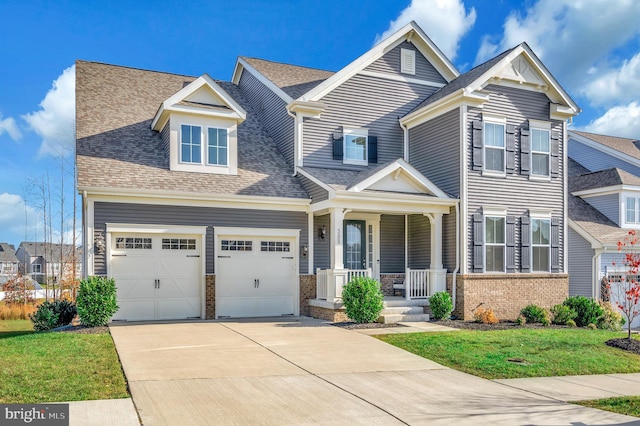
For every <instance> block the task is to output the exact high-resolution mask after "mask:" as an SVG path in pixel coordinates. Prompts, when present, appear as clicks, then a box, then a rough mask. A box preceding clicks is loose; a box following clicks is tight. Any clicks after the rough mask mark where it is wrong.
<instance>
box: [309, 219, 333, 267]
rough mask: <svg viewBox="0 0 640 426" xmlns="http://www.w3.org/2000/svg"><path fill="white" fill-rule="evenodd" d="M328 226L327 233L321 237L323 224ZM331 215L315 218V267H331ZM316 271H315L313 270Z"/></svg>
mask: <svg viewBox="0 0 640 426" xmlns="http://www.w3.org/2000/svg"><path fill="white" fill-rule="evenodd" d="M323 225H324V226H325V227H326V228H327V235H326V236H325V237H324V238H320V229H322V226H323ZM330 229H331V216H330V215H328V214H325V215H323V216H315V217H314V218H313V233H314V235H313V265H314V266H313V267H314V268H316V269H317V268H320V269H331V232H330ZM313 272H315V271H313Z"/></svg>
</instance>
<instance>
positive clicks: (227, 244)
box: [221, 240, 253, 251]
mask: <svg viewBox="0 0 640 426" xmlns="http://www.w3.org/2000/svg"><path fill="white" fill-rule="evenodd" d="M221 249H222V251H251V250H253V242H252V241H240V240H222V244H221Z"/></svg>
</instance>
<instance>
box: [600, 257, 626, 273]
mask: <svg viewBox="0 0 640 426" xmlns="http://www.w3.org/2000/svg"><path fill="white" fill-rule="evenodd" d="M624 258H625V255H624V253H618V252H606V253H602V255H600V275H599V276H598V279H601V278H602V277H604V276H606V275H607V271H611V270H615V271H620V270H624V269H625V267H624Z"/></svg>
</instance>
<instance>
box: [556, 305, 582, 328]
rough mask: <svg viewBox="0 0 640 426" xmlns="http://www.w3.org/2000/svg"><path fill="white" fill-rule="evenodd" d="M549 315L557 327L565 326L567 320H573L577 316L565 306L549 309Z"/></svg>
mask: <svg viewBox="0 0 640 426" xmlns="http://www.w3.org/2000/svg"><path fill="white" fill-rule="evenodd" d="M551 314H552V315H553V323H554V324H558V325H567V322H569V320H573V319H575V318H576V316H578V314H577V313H576V311H574V310H573V309H571V308H570V307H568V306H567V305H554V306H553V307H552V308H551Z"/></svg>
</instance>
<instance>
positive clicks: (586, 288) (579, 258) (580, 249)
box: [567, 228, 595, 297]
mask: <svg viewBox="0 0 640 426" xmlns="http://www.w3.org/2000/svg"><path fill="white" fill-rule="evenodd" d="M567 237H568V244H569V247H568V253H567V268H568V271H569V296H585V297H591V289H592V279H593V278H592V275H593V266H592V261H593V256H594V254H595V250H594V249H592V248H591V244H590V243H589V242H588V241H587V240H585V239H584V238H582V237H581V236H580V235H579V234H578V233H577V232H576V231H574V230H573V229H571V228H569V232H568V235H567Z"/></svg>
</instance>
